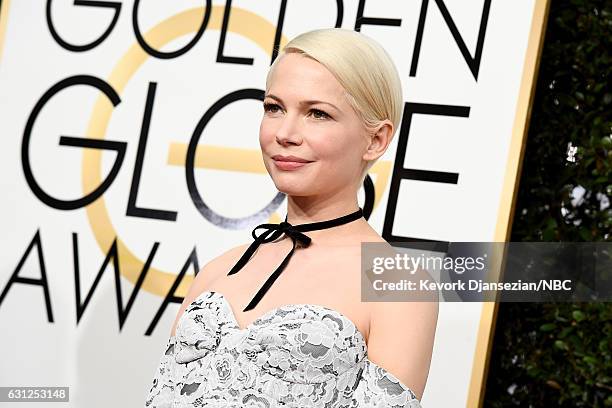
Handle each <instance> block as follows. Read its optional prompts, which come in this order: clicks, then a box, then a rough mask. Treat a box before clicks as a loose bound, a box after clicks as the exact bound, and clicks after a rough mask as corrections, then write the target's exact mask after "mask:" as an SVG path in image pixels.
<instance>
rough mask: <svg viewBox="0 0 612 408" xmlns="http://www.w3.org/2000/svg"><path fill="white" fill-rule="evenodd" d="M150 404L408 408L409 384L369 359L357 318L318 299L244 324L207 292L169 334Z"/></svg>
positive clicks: (168, 407)
mask: <svg viewBox="0 0 612 408" xmlns="http://www.w3.org/2000/svg"><path fill="white" fill-rule="evenodd" d="M145 406H146V407H154V408H162V407H163V408H176V407H180V408H187V407H211V408H213V407H219V408H221V407H224V408H225V407H257V408H274V407H312V408H319V407H321V408H323V407H327V408H336V407H377V408H383V407H384V408H387V407H409V408H420V407H421V405H420V402H419V400H418V399H417V398H416V396H415V394H414V393H413V392H412V390H411V389H410V388H408V387H407V386H406V385H404V384H403V383H402V382H400V381H399V380H398V379H397V378H396V377H394V376H393V375H392V374H391V373H390V372H388V371H386V370H385V369H384V368H382V367H380V366H378V365H377V364H375V363H374V362H372V361H370V360H369V359H368V356H367V346H366V342H365V339H364V338H363V336H362V334H361V332H360V331H359V330H358V329H357V327H356V326H355V324H354V323H353V322H352V321H351V320H350V319H348V318H347V317H346V316H344V315H343V314H342V313H340V312H338V311H336V310H333V309H330V308H327V307H325V306H321V305H314V304H290V305H283V306H280V307H278V308H275V309H272V310H270V311H268V312H267V313H265V314H264V315H262V316H260V317H258V318H257V319H256V320H254V321H253V322H252V323H251V324H249V325H248V326H247V327H245V328H241V327H240V326H239V324H238V323H237V320H236V318H235V316H234V313H233V311H232V308H231V306H230V304H229V302H228V301H227V299H226V298H225V297H224V296H223V295H222V294H221V293H219V292H213V291H205V292H203V293H202V294H200V295H199V296H198V297H197V298H196V299H194V301H193V302H192V303H191V304H190V305H189V306H188V307H187V309H186V310H185V312H184V313H183V315H182V316H181V317H180V319H179V321H178V323H177V327H176V334H175V335H174V336H171V337H170V338H169V339H168V342H167V344H166V346H165V348H164V350H163V353H162V356H161V359H160V362H159V365H158V367H157V369H156V371H155V374H154V378H153V383H152V385H151V388H150V390H149V393H148V395H147V397H146V401H145Z"/></svg>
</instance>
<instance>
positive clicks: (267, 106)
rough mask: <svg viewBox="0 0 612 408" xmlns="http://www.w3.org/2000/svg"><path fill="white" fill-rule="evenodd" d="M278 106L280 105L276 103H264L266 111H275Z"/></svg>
mask: <svg viewBox="0 0 612 408" xmlns="http://www.w3.org/2000/svg"><path fill="white" fill-rule="evenodd" d="M277 108H279V106H278V105H277V104H275V103H264V112H271V113H275V112H276V110H275V109H277Z"/></svg>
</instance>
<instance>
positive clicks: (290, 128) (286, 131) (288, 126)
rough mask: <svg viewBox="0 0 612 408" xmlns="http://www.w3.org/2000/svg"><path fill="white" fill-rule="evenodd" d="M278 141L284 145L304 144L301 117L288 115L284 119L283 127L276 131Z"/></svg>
mask: <svg viewBox="0 0 612 408" xmlns="http://www.w3.org/2000/svg"><path fill="white" fill-rule="evenodd" d="M276 141H277V142H278V143H279V144H282V145H286V144H300V143H302V136H301V127H300V123H299V117H297V116H295V115H286V116H285V117H284V118H283V119H282V122H281V125H280V126H279V127H278V129H277V130H276Z"/></svg>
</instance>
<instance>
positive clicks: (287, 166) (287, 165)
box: [274, 160, 311, 170]
mask: <svg viewBox="0 0 612 408" xmlns="http://www.w3.org/2000/svg"><path fill="white" fill-rule="evenodd" d="M308 163H311V162H308ZM308 163H303V162H294V161H281V160H274V164H275V165H276V167H278V168H279V169H281V170H296V169H299V168H300V167H303V166H305V165H307V164H308Z"/></svg>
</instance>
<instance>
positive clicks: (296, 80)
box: [268, 53, 344, 103]
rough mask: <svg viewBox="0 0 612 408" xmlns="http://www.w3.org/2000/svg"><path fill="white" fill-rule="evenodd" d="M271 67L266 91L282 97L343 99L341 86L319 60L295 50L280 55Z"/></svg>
mask: <svg viewBox="0 0 612 408" xmlns="http://www.w3.org/2000/svg"><path fill="white" fill-rule="evenodd" d="M279 58H281V60H280V61H278V63H277V64H276V66H275V67H274V71H273V72H272V75H271V78H270V86H269V89H268V93H271V94H274V95H278V96H280V97H281V98H283V95H286V96H287V97H299V98H302V97H304V98H308V99H320V100H325V99H333V100H334V101H336V102H338V103H340V102H341V101H343V100H344V88H343V87H342V85H341V84H340V83H339V82H338V80H337V79H336V77H334V75H333V74H332V73H331V72H329V70H328V69H327V68H325V67H324V66H323V65H322V64H320V63H319V62H317V61H315V60H314V59H312V58H308V57H305V56H303V55H300V54H297V53H289V54H284V55H282V56H281V57H279Z"/></svg>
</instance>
